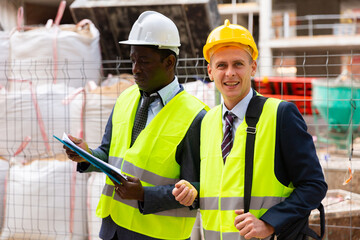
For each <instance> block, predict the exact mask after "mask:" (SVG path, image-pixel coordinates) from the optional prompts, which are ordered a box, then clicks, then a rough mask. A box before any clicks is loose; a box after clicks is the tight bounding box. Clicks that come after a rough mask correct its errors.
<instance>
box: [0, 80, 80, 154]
mask: <svg viewBox="0 0 360 240" xmlns="http://www.w3.org/2000/svg"><path fill="white" fill-rule="evenodd" d="M27 84H28V83H27ZM73 91H75V89H74V88H68V87H67V86H65V85H60V84H56V85H54V84H47V85H42V86H38V87H36V88H35V87H34V88H31V90H23V91H15V92H6V93H4V94H0V132H1V133H2V134H0V156H2V157H3V158H5V159H10V157H13V156H17V157H20V158H21V157H22V158H24V159H25V160H29V159H34V158H35V159H36V158H39V157H40V156H41V157H44V156H48V155H50V156H51V155H54V154H58V153H63V148H62V144H61V143H60V142H58V141H56V140H55V139H54V138H53V135H56V136H62V134H63V132H64V131H69V129H70V121H76V119H70V116H69V109H70V107H69V106H68V105H65V104H63V100H64V99H65V98H66V97H67V96H68V95H69V94H70V93H71V92H73Z"/></svg>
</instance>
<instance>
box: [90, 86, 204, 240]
mask: <svg viewBox="0 0 360 240" xmlns="http://www.w3.org/2000/svg"><path fill="white" fill-rule="evenodd" d="M139 100H140V92H139V89H138V87H137V86H136V85H134V86H132V87H130V88H128V89H127V90H125V91H124V92H123V93H122V94H121V95H120V96H119V98H118V100H117V102H116V104H115V107H114V111H113V118H112V123H113V128H112V135H111V136H112V138H111V145H110V153H109V163H110V164H111V165H114V166H116V167H118V168H120V169H121V171H122V172H123V173H124V174H126V175H129V176H135V177H137V178H139V179H140V181H141V183H142V185H143V186H144V187H153V186H159V185H168V184H174V183H176V182H177V181H178V179H179V177H180V166H179V164H178V163H177V162H176V159H175V155H176V150H177V146H178V145H179V143H180V142H181V141H182V139H183V138H184V136H185V135H186V132H187V131H188V129H189V127H190V125H191V123H192V122H193V120H194V119H195V117H196V116H197V115H198V113H199V112H200V111H201V110H202V109H206V108H207V107H206V106H205V105H204V104H203V103H201V102H200V101H199V100H198V99H196V98H194V97H193V96H191V95H190V94H188V93H187V92H185V91H182V92H180V93H178V94H177V95H176V96H175V97H174V98H173V99H172V100H171V101H170V102H168V103H167V104H166V105H165V106H164V107H163V108H162V110H161V111H160V112H159V113H158V114H157V115H156V116H155V117H154V118H153V119H152V121H151V122H150V123H149V124H148V125H147V126H146V127H145V128H144V130H142V131H141V132H140V134H139V136H138V137H137V139H136V141H135V142H134V144H133V145H132V146H131V148H130V141H131V132H132V131H131V130H132V127H133V123H134V119H135V114H136V109H137V107H138V103H139ZM138 204H139V203H138V201H135V200H124V199H121V198H120V197H118V195H117V194H116V193H115V192H114V187H113V183H112V181H111V180H110V179H109V178H106V185H105V186H104V189H103V194H102V195H101V197H100V202H99V205H98V208H97V210H96V214H97V216H98V217H100V218H105V217H107V216H109V215H111V218H112V219H113V220H114V222H115V223H116V224H118V225H119V226H121V227H123V228H126V229H129V230H131V231H134V232H137V233H140V234H143V235H146V236H150V237H153V238H160V239H186V238H189V237H190V235H191V231H192V227H193V225H194V222H195V217H196V211H190V210H189V208H188V207H183V208H179V209H173V210H168V211H162V212H158V213H156V214H145V215H144V214H142V213H140V211H139V209H138ZM124 216H126V217H124Z"/></svg>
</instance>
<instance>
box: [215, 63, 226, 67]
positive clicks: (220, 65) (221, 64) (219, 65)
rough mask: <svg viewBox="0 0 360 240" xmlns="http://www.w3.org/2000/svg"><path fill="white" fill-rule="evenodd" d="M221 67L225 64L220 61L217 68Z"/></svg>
mask: <svg viewBox="0 0 360 240" xmlns="http://www.w3.org/2000/svg"><path fill="white" fill-rule="evenodd" d="M223 67H225V64H223V63H220V64H218V65H217V68H223Z"/></svg>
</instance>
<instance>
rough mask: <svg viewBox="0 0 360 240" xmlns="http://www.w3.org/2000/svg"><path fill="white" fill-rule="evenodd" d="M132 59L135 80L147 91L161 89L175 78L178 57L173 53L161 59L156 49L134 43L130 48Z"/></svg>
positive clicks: (151, 91)
mask: <svg viewBox="0 0 360 240" xmlns="http://www.w3.org/2000/svg"><path fill="white" fill-rule="evenodd" d="M130 59H131V61H132V72H133V74H134V77H135V82H136V84H137V85H138V86H139V88H140V89H141V90H143V91H145V92H147V93H153V92H156V91H158V90H160V89H161V88H163V87H165V86H166V85H168V84H169V83H171V82H172V81H173V79H174V75H175V73H174V65H175V62H176V59H175V57H174V56H173V55H169V56H168V57H166V58H165V59H161V56H160V54H159V53H158V51H157V50H156V49H153V48H149V47H145V46H136V45H133V46H131V50H130Z"/></svg>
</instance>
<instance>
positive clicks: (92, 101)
mask: <svg viewBox="0 0 360 240" xmlns="http://www.w3.org/2000/svg"><path fill="white" fill-rule="evenodd" d="M133 84H134V80H133V77H132V76H129V75H128V74H122V75H119V76H108V78H107V79H106V80H105V81H104V82H103V84H102V85H101V86H96V87H95V88H93V89H89V88H86V89H84V91H79V92H78V94H77V95H76V96H74V97H73V99H72V100H71V103H70V118H71V119H72V121H71V122H70V124H71V125H70V134H71V135H73V136H76V137H81V138H84V139H85V140H86V142H87V143H88V145H89V147H90V148H96V147H98V146H99V145H100V143H101V140H102V137H103V135H104V131H105V126H106V124H107V122H108V120H109V116H110V114H111V112H112V110H113V107H114V105H115V103H116V99H117V98H118V96H119V95H120V93H121V92H123V91H124V90H125V89H127V88H128V87H130V86H131V85H133Z"/></svg>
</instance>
